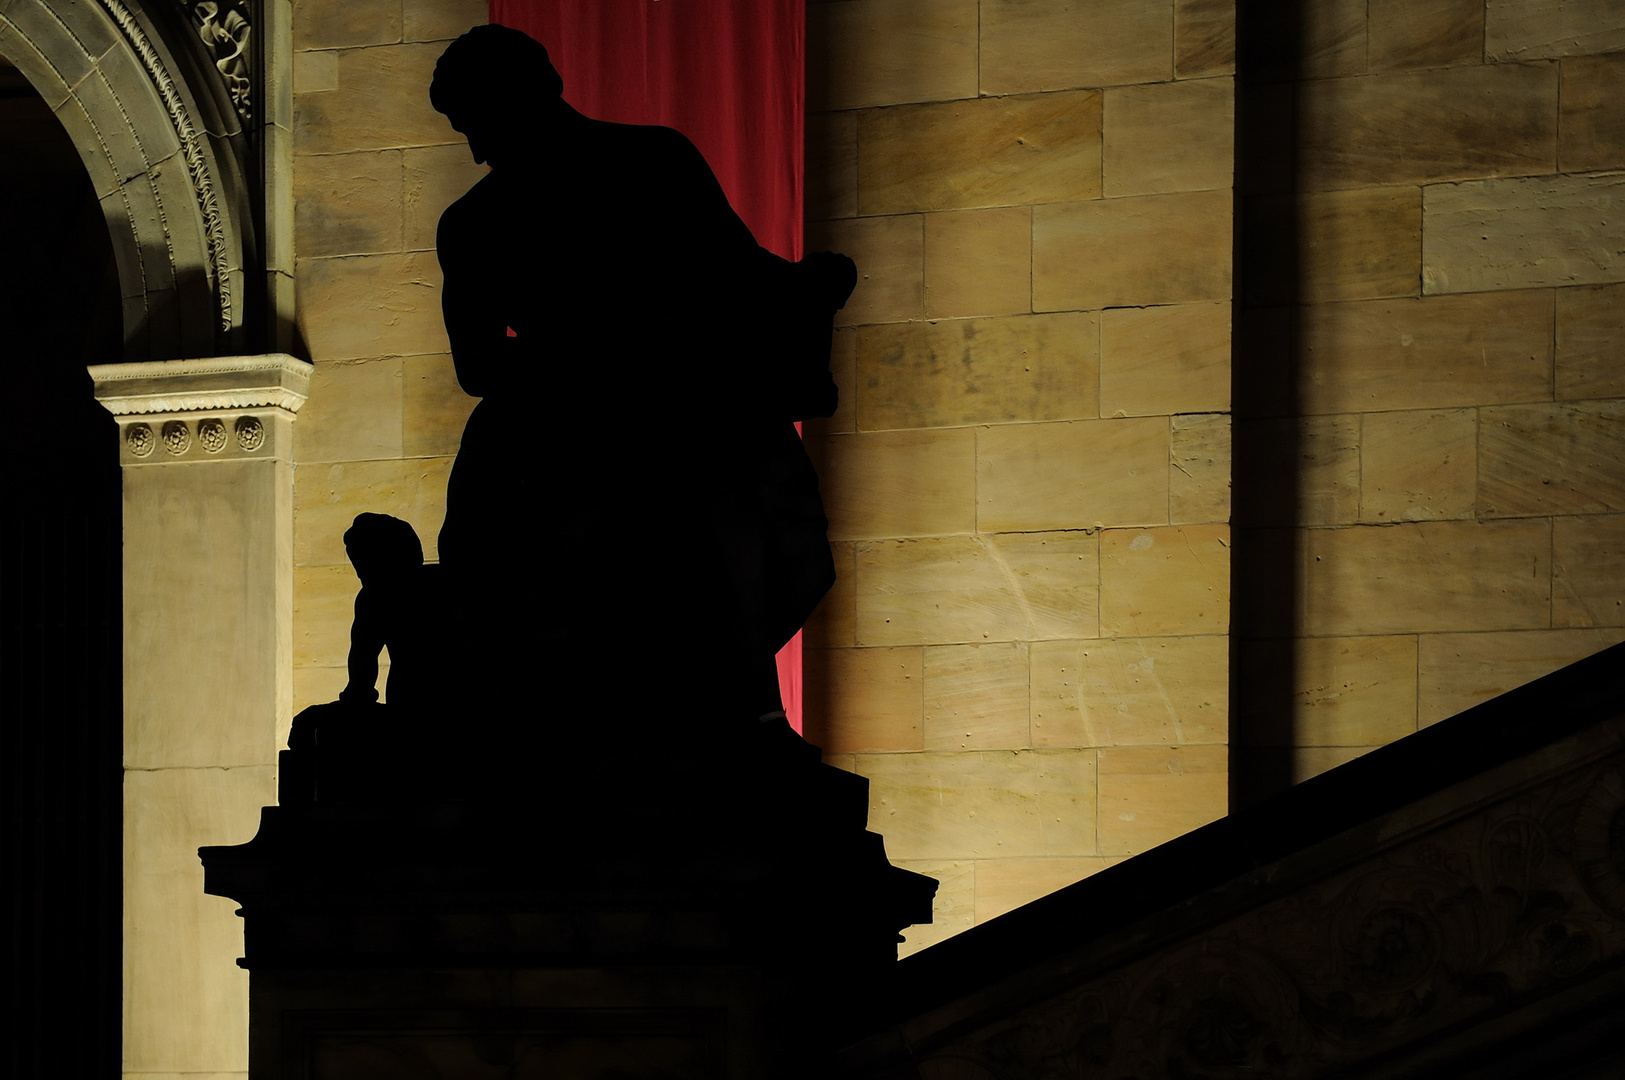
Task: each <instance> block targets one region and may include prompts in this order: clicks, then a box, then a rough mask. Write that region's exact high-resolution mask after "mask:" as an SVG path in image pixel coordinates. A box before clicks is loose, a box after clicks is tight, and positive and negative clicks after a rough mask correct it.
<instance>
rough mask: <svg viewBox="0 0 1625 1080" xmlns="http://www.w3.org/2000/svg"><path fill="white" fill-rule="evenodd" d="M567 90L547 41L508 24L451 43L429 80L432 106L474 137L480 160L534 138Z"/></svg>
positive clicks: (471, 139)
mask: <svg viewBox="0 0 1625 1080" xmlns="http://www.w3.org/2000/svg"><path fill="white" fill-rule="evenodd" d="M563 93H564V80H563V79H561V78H560V77H559V73H558V69H557V68H555V67H554V66H553V61H552V60H550V59H549V58H548V55H547V49H546V48H545V47H543V45H542V43H541V42H539V41H537V40H536V39H535V38H533V37H531V36H530V35H529V34H526V33H524V32H523V31H521V30H515V29H512V28H511V27H507V26H476V27H474V29H472V30H470V31H469V32H468V33H466V34H464V35H463V36H462V37H460V38H458V39H457V40H456V41H453V42H452V43H451V44H450V45H448V46H446V51H445V52H443V53H441V54H440V60H439V62H438V63H437V64H435V68H434V78H433V79H432V80H431V81H430V83H429V102H430V104H432V105H433V106H434V107H435V110H436V111H437V112H442V113H445V114H446V118H447V119H449V120H450V121H451V126H452V127H453V128H455V129H456V130H457V131H460V132H462V133H463V134H464V135H466V136H467V137H468V146H469V149H470V150H471V151H472V152H473V154H474V160H475V161H477V162H484V161H487V160H489V159H490V157H491V154H492V153H493V152H495V153H497V154H498V155H499V156H500V155H501V154H502V153H503V151H504V150H505V149H507V147H508V146H510V145H513V143H512V140H515V139H520V140H522V139H525V138H527V137H528V136H530V135H531V133H532V131H533V129H534V128H535V126H536V118H537V117H538V116H540V115H545V114H546V113H548V112H550V111H551V108H552V106H553V105H554V104H555V103H557V102H561V101H562V100H563V99H562V95H563Z"/></svg>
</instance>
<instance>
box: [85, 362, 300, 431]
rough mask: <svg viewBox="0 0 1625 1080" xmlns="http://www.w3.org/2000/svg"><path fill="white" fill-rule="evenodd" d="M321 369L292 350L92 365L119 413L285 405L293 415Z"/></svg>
mask: <svg viewBox="0 0 1625 1080" xmlns="http://www.w3.org/2000/svg"><path fill="white" fill-rule="evenodd" d="M314 370H315V368H314V367H312V366H311V365H310V364H308V363H306V362H305V361H303V360H300V359H297V358H295V357H292V356H289V355H287V354H286V353H269V354H266V355H263V356H215V357H208V358H206V359H201V360H155V361H144V362H140V363H132V364H94V365H91V367H90V378H91V382H92V383H93V384H94V385H95V392H96V400H97V401H99V402H101V403H102V406H103V407H104V408H106V409H107V411H108V412H110V413H112V414H113V415H114V416H120V417H124V416H153V415H158V414H167V413H185V412H205V411H208V412H218V411H230V410H239V409H265V408H276V409H281V410H283V411H285V412H287V413H288V414H290V415H292V414H293V413H297V412H298V411H299V407H300V406H301V405H303V404H304V403H305V398H306V397H307V396H309V393H310V375H311V372H312V371H314Z"/></svg>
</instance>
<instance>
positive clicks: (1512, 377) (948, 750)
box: [293, 0, 1625, 949]
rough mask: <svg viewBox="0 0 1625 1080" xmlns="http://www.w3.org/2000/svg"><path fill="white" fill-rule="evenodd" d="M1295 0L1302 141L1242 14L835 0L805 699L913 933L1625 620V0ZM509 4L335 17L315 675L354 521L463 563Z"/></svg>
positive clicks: (306, 26)
mask: <svg viewBox="0 0 1625 1080" xmlns="http://www.w3.org/2000/svg"><path fill="white" fill-rule="evenodd" d="M1294 6H1295V7H1298V8H1301V9H1302V11H1303V18H1302V26H1301V28H1300V29H1301V36H1300V37H1299V38H1298V39H1297V40H1295V41H1294V42H1293V49H1292V50H1291V52H1290V55H1288V56H1287V57H1286V59H1285V61H1282V60H1281V59H1280V57H1278V56H1277V57H1275V58H1274V59H1271V58H1269V57H1266V58H1265V60H1266V62H1265V63H1263V64H1261V65H1260V64H1253V66H1251V67H1247V64H1248V63H1251V61H1246V60H1245V58H1244V65H1243V66H1244V67H1246V68H1247V69H1246V70H1245V71H1244V77H1245V79H1246V82H1247V86H1248V90H1247V96H1246V102H1245V106H1246V109H1247V111H1248V113H1249V115H1250V116H1252V117H1253V118H1255V119H1256V118H1257V117H1259V116H1264V117H1265V118H1266V119H1268V118H1270V117H1276V118H1278V122H1277V123H1276V126H1275V128H1274V129H1273V130H1275V131H1276V132H1277V133H1279V131H1280V130H1281V126H1280V125H1281V124H1284V125H1285V130H1287V131H1288V132H1290V134H1291V138H1289V139H1287V140H1284V141H1282V140H1274V141H1271V140H1261V141H1256V142H1249V141H1248V138H1249V136H1250V134H1251V132H1252V131H1253V128H1254V126H1256V125H1252V123H1251V121H1248V122H1244V123H1241V124H1240V126H1239V127H1238V117H1239V116H1240V114H1239V113H1238V111H1237V96H1236V91H1235V78H1234V74H1235V71H1236V65H1237V60H1236V41H1235V29H1234V26H1235V23H1234V10H1233V7H1234V5H1233V3H1232V2H1231V0H1109V2H1100V3H1091V4H1086V5H1070V6H1067V5H1055V4H1044V3H1012V2H1006V0H929V2H928V0H838V2H821V0H810V2H809V5H808V24H809V49H808V53H809V60H808V83H809V98H810V109H811V112H810V115H809V117H808V162H807V165H808V174H807V198H808V241H809V247H810V248H819V247H825V248H832V249H836V250H842V251H846V252H848V253H849V254H851V255H852V256H853V257H854V258H856V259H857V260H858V262H859V265H860V268H861V270H862V274H863V278H862V281H861V282H860V286H859V289H858V292H857V293H856V294H855V295H854V296H853V298H852V301H851V303H850V304H849V305H848V307H847V309H846V310H845V311H844V312H843V313H842V320H841V326H840V329H839V331H838V333H837V335H836V338H837V340H836V354H835V369H836V373H837V379H838V382H839V383H840V385H841V391H842V407H841V410H840V412H839V413H838V414H837V415H836V416H835V417H834V418H832V419H831V420H829V421H827V422H820V423H817V424H813V425H809V430H808V439H809V444H810V447H811V449H812V451H813V453H814V456H815V457H816V459H817V460H818V463H819V466H820V469H821V471H822V475H823V478H824V479H823V483H824V491H825V498H826V502H827V506H828V510H829V515H830V519H831V537H832V540H833V542H834V545H835V551H836V557H837V564H838V566H839V567H840V570H841V579H840V581H839V582H838V583H837V585H836V587H835V590H834V592H833V593H832V594H831V596H830V597H829V598H828V599H827V600H826V602H825V604H824V605H823V607H822V609H821V610H820V612H819V613H818V614H817V615H816V616H815V619H814V622H813V625H812V626H811V627H810V628H809V635H808V645H809V648H808V660H807V663H808V699H809V700H808V729H809V731H808V734H809V736H810V737H811V738H812V739H813V741H815V742H817V743H819V744H820V745H822V746H823V747H824V748H825V750H826V753H827V754H828V756H829V758H830V760H832V761H834V762H836V763H838V764H840V765H842V766H844V767H847V768H851V769H854V770H856V771H857V772H859V773H862V774H863V775H866V776H868V777H870V779H871V781H872V784H873V789H872V790H873V799H874V804H873V814H872V820H873V821H874V823H875V827H876V828H878V829H880V830H881V831H883V832H885V833H886V835H887V838H888V846H889V850H890V851H891V852H892V853H893V855H894V856H896V857H897V858H898V859H899V861H901V862H903V863H904V864H905V865H907V866H909V867H911V868H914V869H918V870H921V871H924V872H927V873H931V874H933V875H935V876H938V877H940V878H941V879H942V881H943V888H942V891H941V893H940V894H939V906H938V912H937V916H938V922H937V923H936V925H934V926H932V927H930V928H923V929H921V930H917V931H915V932H914V934H913V935H912V936H911V940H910V944H909V946H908V948H911V949H912V948H919V947H921V946H923V945H924V944H927V943H929V942H930V941H933V940H939V939H940V938H941V937H942V936H945V935H947V934H951V933H953V932H956V931H957V930H959V929H963V928H964V927H966V926H969V925H971V924H972V923H974V922H975V921H977V920H983V919H987V918H991V917H993V916H995V915H997V914H999V913H1001V912H1003V911H1006V910H1009V909H1010V908H1012V907H1015V906H1017V905H1019V904H1021V903H1023V902H1026V901H1027V900H1030V899H1032V898H1034V897H1036V896H1039V895H1042V894H1043V893H1046V892H1048V891H1051V890H1052V889H1054V888H1058V887H1060V886H1062V885H1065V884H1068V883H1070V882H1071V881H1074V880H1076V879H1078V878H1079V877H1082V876H1085V875H1086V874H1088V873H1091V872H1093V871H1094V870H1096V869H1099V868H1100V867H1102V866H1104V865H1106V864H1107V863H1108V862H1109V861H1110V860H1113V859H1118V858H1122V857H1125V856H1128V855H1131V854H1133V853H1135V852H1138V851H1142V850H1145V849H1146V848H1147V847H1150V846H1153V845H1155V844H1156V843H1159V842H1161V841H1162V840H1165V839H1168V838H1170V837H1172V836H1174V835H1177V834H1178V833H1181V832H1183V831H1185V830H1187V829H1190V828H1192V827H1194V826H1196V825H1199V824H1201V823H1203V822H1205V821H1207V820H1210V819H1212V818H1214V817H1216V816H1218V815H1220V814H1223V813H1224V812H1226V810H1227V809H1228V807H1229V805H1230V802H1231V797H1232V795H1233V794H1235V791H1234V790H1233V789H1235V788H1237V785H1238V783H1239V784H1240V786H1241V789H1242V791H1241V793H1242V794H1243V795H1245V794H1246V791H1245V785H1246V784H1247V783H1249V782H1250V781H1249V780H1248V775H1249V774H1248V773H1247V771H1246V770H1241V771H1240V772H1239V773H1238V770H1237V768H1235V767H1233V766H1235V765H1236V764H1237V762H1238V761H1241V762H1247V761H1250V760H1252V759H1254V758H1256V757H1258V756H1259V755H1261V754H1264V755H1274V758H1275V759H1277V760H1282V761H1284V762H1285V763H1286V776H1287V779H1293V778H1302V777H1303V776H1306V775H1309V774H1311V773H1313V772H1316V771H1319V770H1320V769H1323V768H1326V767H1329V766H1331V765H1333V764H1336V763H1338V762H1340V761H1342V760H1346V759H1347V758H1349V757H1350V756H1353V755H1354V754H1357V753H1359V752H1361V751H1362V750H1364V749H1365V748H1369V747H1372V746H1376V745H1380V744H1382V743H1384V742H1387V741H1390V740H1392V739H1394V738H1398V737H1401V736H1402V735H1403V734H1405V733H1406V732H1408V731H1412V730H1415V728H1416V727H1417V726H1418V725H1419V724H1425V723H1428V722H1431V721H1433V720H1436V719H1439V718H1442V717H1443V716H1446V715H1449V714H1452V713H1454V712H1457V711H1460V709H1462V708H1464V707H1466V706H1468V705H1471V704H1473V703H1475V702H1477V701H1480V700H1483V699H1485V698H1487V697H1489V696H1492V695H1493V694H1495V693H1498V692H1500V691H1501V690H1504V689H1507V688H1510V687H1511V686H1513V685H1516V684H1518V683H1521V682H1524V681H1527V680H1528V679H1529V678H1533V677H1535V676H1536V675H1539V674H1541V673H1543V672H1544V671H1546V670H1550V669H1551V668H1554V667H1557V666H1560V665H1561V664H1563V663H1566V662H1568V661H1569V660H1572V659H1574V658H1577V657H1578V656H1581V655H1585V654H1587V653H1590V652H1593V651H1595V650H1596V649H1598V648H1601V647H1602V646H1604V645H1606V644H1608V643H1610V642H1612V641H1615V640H1618V639H1620V638H1621V637H1625V616H1622V610H1625V595H1622V593H1621V589H1622V585H1621V582H1622V581H1625V557H1622V556H1621V555H1620V551H1621V549H1622V545H1625V524H1622V523H1625V507H1622V506H1621V505H1620V499H1621V491H1620V482H1619V476H1620V471H1619V467H1618V465H1617V462H1618V460H1619V458H1620V453H1619V450H1620V447H1619V442H1620V436H1619V427H1618V399H1619V398H1620V397H1621V396H1622V390H1621V377H1620V375H1619V372H1620V371H1621V366H1620V364H1619V359H1618V355H1619V348H1620V338H1621V335H1622V331H1621V328H1620V317H1619V315H1618V312H1619V311H1620V309H1621V308H1620V301H1621V299H1622V298H1625V272H1621V271H1620V270H1619V269H1618V268H1617V267H1618V261H1617V251H1618V250H1620V249H1621V248H1622V246H1625V245H1622V244H1621V243H1620V242H1619V240H1620V237H1619V233H1618V228H1619V226H1618V222H1619V221H1620V220H1621V217H1620V215H1619V214H1618V212H1617V210H1618V205H1617V204H1618V201H1619V199H1620V191H1621V189H1620V187H1619V183H1618V180H1617V178H1616V177H1614V176H1612V175H1611V174H1612V172H1614V171H1617V170H1618V169H1620V168H1621V167H1622V165H1625V162H1622V161H1621V160H1620V159H1621V156H1622V153H1625V151H1622V147H1625V114H1622V113H1621V110H1620V107H1619V106H1618V104H1617V102H1618V101H1620V100H1622V99H1625V97H1622V95H1621V94H1620V93H1619V92H1618V91H1619V90H1620V89H1621V88H1622V85H1621V84H1622V83H1625V65H1622V64H1621V62H1620V60H1621V56H1622V55H1625V54H1622V53H1621V52H1620V50H1622V49H1625V30H1622V27H1621V25H1620V16H1619V12H1618V10H1617V5H1614V4H1610V3H1608V2H1606V0H1588V2H1584V3H1576V2H1574V0H1568V2H1565V3H1561V4H1559V3H1558V0H1534V2H1532V3H1512V2H1505V3H1503V2H1500V0H1496V2H1492V3H1488V4H1486V3H1484V0H1473V2H1471V3H1469V2H1464V0H1425V2H1415V0H1406V2H1400V0H1370V2H1367V0H1323V2H1318V3H1315V4H1310V5H1294ZM484 18H485V5H484V3H483V2H470V0H457V2H455V3H435V4H431V3H429V2H427V0H393V2H389V3H381V2H377V0H365V2H361V3H355V4H349V5H339V4H336V3H333V2H332V0H305V2H302V3H300V4H298V5H297V6H296V11H295V41H294V48H295V53H294V91H295V107H296V123H295V131H294V152H295V158H294V184H295V203H294V211H293V212H294V217H295V238H296V242H297V251H298V262H297V285H298V290H299V303H300V308H299V311H300V314H299V324H298V325H299V330H300V333H301V334H302V336H303V342H304V346H305V348H306V349H307V350H308V353H309V355H310V357H311V359H313V360H314V361H315V363H316V376H315V380H314V383H313V386H312V391H311V398H310V401H309V403H308V404H307V405H306V406H305V408H304V410H303V411H302V413H301V415H300V420H299V423H298V425H296V434H297V438H298V440H299V441H298V443H297V447H296V458H295V463H296V470H295V501H296V506H295V562H296V583H295V602H296V621H295V635H296V642H295V647H296V650H297V654H296V661H297V665H298V666H297V669H296V680H295V694H296V698H297V702H296V704H297V705H299V706H303V705H306V704H310V703H313V702H316V701H322V700H330V699H331V698H332V697H333V696H334V695H335V694H336V693H337V691H338V690H339V688H340V687H341V686H342V684H343V681H344V672H343V664H344V655H345V649H346V646H347V640H346V629H347V626H348V621H349V614H350V602H351V599H352V597H353V595H354V592H355V589H356V585H357V583H356V581H355V579H354V576H353V574H352V573H351V571H350V569H349V567H348V564H347V563H346V561H345V558H344V553H343V547H342V543H341V540H340V537H341V534H342V532H343V530H344V528H345V527H347V525H348V523H349V521H350V519H351V518H352V517H353V516H354V515H355V514H356V513H358V512H360V511H363V510H376V511H383V512H388V513H394V514H397V515H399V516H402V517H405V518H406V519H408V520H410V521H412V523H413V524H414V525H415V526H417V528H418V530H419V532H420V534H421V535H422V536H423V539H424V541H425V546H426V549H427V550H428V552H429V555H430V557H431V558H433V556H434V538H435V533H436V532H437V530H438V528H439V524H440V517H441V513H442V510H441V500H442V498H443V493H444V485H445V477H446V474H447V471H448V469H449V466H450V462H451V458H452V457H453V455H454V454H455V451H456V446H457V439H458V435H459V433H460V431H461V427H462V423H463V420H464V418H465V417H466V415H467V411H468V409H469V407H470V406H471V404H472V402H471V401H470V399H468V398H466V397H464V396H463V395H462V394H461V393H460V391H458V390H457V388H456V385H455V381H454V379H453V377H452V373H451V365H450V359H449V357H448V356H447V355H446V343H445V337H444V331H443V328H442V326H441V324H440V316H439V297H438V291H437V290H438V269H437V266H436V263H435V259H434V256H433V230H434V223H435V221H436V219H437V218H438V215H439V212H440V210H441V209H442V208H443V207H444V206H445V205H446V204H447V203H448V202H450V201H451V199H453V198H455V197H456V196H457V195H458V194H460V193H461V192H462V191H463V190H466V188H467V187H468V186H469V185H470V184H471V183H473V182H474V181H475V180H477V179H478V177H479V175H480V174H481V173H480V169H479V167H477V166H474V165H473V164H472V162H471V161H470V160H469V159H468V157H467V153H466V150H465V149H464V148H463V147H462V145H461V144H460V141H459V140H457V138H456V136H455V133H454V132H452V131H451V130H450V128H449V127H448V126H446V125H445V123H444V121H443V120H442V119H441V118H440V117H438V116H437V115H435V114H434V113H432V112H431V111H429V109H428V107H427V103H426V101H425V100H423V99H422V96H423V95H424V93H425V88H426V86H427V82H428V75H429V71H430V69H431V67H432V64H433V62H434V59H435V57H436V56H437V55H438V53H439V51H440V50H441V48H443V44H442V43H443V42H444V41H446V40H449V39H450V38H451V37H454V36H455V35H456V34H458V33H460V32H461V31H462V30H463V29H466V28H467V26H469V25H472V24H474V23H477V22H481V21H484ZM1271 63H1274V64H1275V66H1274V67H1273V68H1271V67H1270V64H1271ZM1267 126H1268V125H1266V127H1267ZM1238 136H1239V137H1240V138H1241V140H1242V141H1241V164H1242V168H1243V171H1244V172H1245V173H1246V175H1247V180H1246V182H1245V184H1243V186H1242V187H1241V190H1240V195H1241V197H1242V207H1243V214H1242V219H1241V220H1242V226H1243V227H1242V228H1241V229H1240V230H1239V235H1238V228H1237V223H1236V214H1235V206H1236V195H1237V191H1236V187H1235V185H1236V181H1234V180H1233V179H1232V178H1233V176H1235V174H1236V166H1237V164H1238V162H1237V161H1235V160H1233V158H1234V157H1235V154H1234V148H1235V146H1236V144H1237V139H1238ZM1610 223H1611V224H1610ZM1238 239H1239V240H1240V243H1241V247H1242V251H1243V252H1244V253H1246V252H1253V251H1259V250H1263V251H1271V250H1281V251H1285V252H1287V253H1288V254H1289V257H1286V258H1266V259H1254V258H1248V257H1246V256H1245V254H1244V257H1243V258H1242V259H1241V260H1240V261H1239V262H1238V260H1237V258H1236V253H1235V248H1234V245H1235V242H1236V241H1237V240H1238ZM1233 276H1235V278H1236V280H1235V281H1234V282H1233V281H1232V277H1233ZM1233 296H1234V298H1235V299H1236V300H1237V301H1238V304H1237V306H1236V307H1235V308H1234V309H1233V307H1232V299H1233ZM1233 315H1234V318H1233ZM1233 330H1234V332H1235V335H1236V336H1237V338H1238V340H1244V341H1245V342H1246V347H1245V351H1244V352H1238V353H1237V362H1236V364H1235V365H1234V367H1232V362H1231V356H1232V331H1233ZM1232 401H1234V403H1235V411H1236V413H1237V415H1238V417H1239V420H1238V425H1237V427H1236V440H1235V451H1236V456H1233V454H1232V423H1231V413H1232ZM584 407H585V406H584ZM1243 451H1245V453H1244V454H1243ZM1232 479H1234V482H1235V493H1234V494H1235V504H1236V505H1235V514H1236V521H1237V524H1238V526H1242V525H1244V526H1245V530H1244V531H1242V532H1240V534H1239V535H1237V536H1232V534H1231V524H1230V523H1231V503H1232V491H1231V485H1232ZM1233 555H1234V565H1233V562H1232V556H1233ZM1232 613H1234V621H1235V623H1236V625H1237V628H1238V635H1239V637H1240V638H1241V639H1242V640H1240V641H1235V642H1233V641H1232V639H1231V636H1230V632H1231V623H1232ZM1259 687H1262V688H1264V691H1265V692H1264V693H1262V694H1260V693H1257V692H1255V689H1254V688H1259ZM1233 704H1234V706H1235V707H1234V709H1233V708H1232V706H1233ZM1232 712H1234V713H1235V715H1234V716H1232ZM1232 727H1234V734H1232ZM1232 744H1234V749H1233V750H1232V749H1231V747H1232ZM1238 775H1239V776H1240V780H1239V781H1238V780H1236V779H1235V777H1236V776H1238Z"/></svg>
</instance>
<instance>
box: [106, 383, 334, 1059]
mask: <svg viewBox="0 0 1625 1080" xmlns="http://www.w3.org/2000/svg"><path fill="white" fill-rule="evenodd" d="M311 370H312V369H311V365H309V364H307V363H305V362H304V361H302V360H297V359H295V358H293V357H291V356H285V355H281V354H272V355H268V356H242V357H216V358H210V359H203V360H171V361H164V362H154V363H135V364H109V365H100V366H96V367H92V368H91V369H90V372H91V377H92V379H93V381H94V383H95V389H96V397H97V400H99V401H100V402H101V403H102V404H103V405H104V406H106V407H107V409H108V410H109V411H110V412H112V413H113V414H114V415H115V416H116V417H117V419H118V424H119V434H120V450H119V460H120V464H121V465H122V466H123V473H124V767H125V780H124V972H125V975H124V979H125V986H124V1046H125V1052H124V1059H125V1060H124V1069H125V1073H126V1075H132V1074H138V1073H154V1072H162V1073H172V1072H204V1073H242V1072H245V1071H246V1070H247V1066H248V1031H247V1023H246V1021H247V1016H248V1003H247V997H248V980H247V975H246V973H245V972H242V971H239V970H238V969H237V968H236V965H235V963H234V961H235V959H236V957H238V956H239V955H241V952H242V932H241V929H240V924H239V922H238V920H237V919H236V918H235V917H234V916H233V910H234V909H233V905H232V904H231V903H229V902H226V901H222V900H220V899H218V898H215V897H208V896H204V895H203V891H202V888H203V873H202V867H201V866H200V865H199V864H198V861H197V856H196V854H195V852H196V850H197V848H198V847H199V846H200V845H204V844H218V843H231V842H240V841H242V840H246V839H247V838H248V837H250V836H252V835H253V832H254V827H255V824H256V822H257V818H258V812H259V808H260V807H261V806H262V805H264V804H265V803H267V802H271V801H273V800H274V799H275V782H276V779H275V778H276V760H277V758H276V755H277V750H278V748H279V747H280V746H281V745H282V743H283V741H284V739H285V737H286V734H287V726H288V724H289V722H290V720H291V713H292V671H293V629H292V621H293V469H292V461H291V454H292V445H293V440H292V434H293V433H292V423H293V419H294V414H295V413H296V412H297V411H298V409H299V406H300V405H302V404H303V403H304V400H305V396H306V393H307V391H308V388H309V384H310V373H311Z"/></svg>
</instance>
